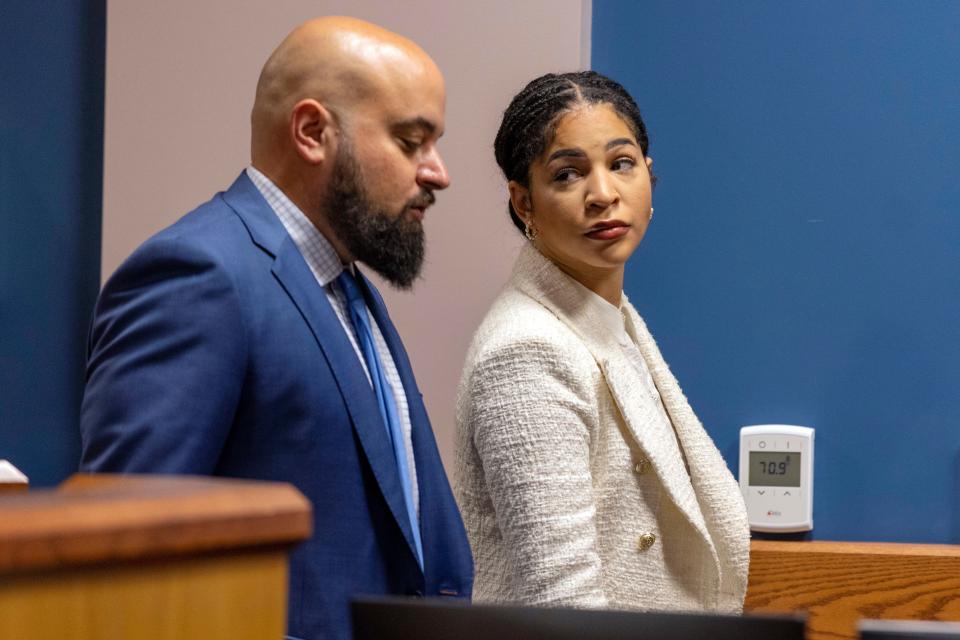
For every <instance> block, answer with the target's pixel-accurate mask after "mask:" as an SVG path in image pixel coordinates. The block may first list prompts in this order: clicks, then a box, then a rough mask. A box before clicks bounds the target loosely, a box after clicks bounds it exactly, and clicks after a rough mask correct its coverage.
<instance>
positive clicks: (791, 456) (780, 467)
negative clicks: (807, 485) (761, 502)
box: [749, 451, 803, 487]
mask: <svg viewBox="0 0 960 640" xmlns="http://www.w3.org/2000/svg"><path fill="white" fill-rule="evenodd" d="M801 455H803V454H801V453H800V452H799V451H798V452H796V453H789V452H780V451H751V452H750V478H749V480H750V486H751V487H799V486H800V456H801Z"/></svg>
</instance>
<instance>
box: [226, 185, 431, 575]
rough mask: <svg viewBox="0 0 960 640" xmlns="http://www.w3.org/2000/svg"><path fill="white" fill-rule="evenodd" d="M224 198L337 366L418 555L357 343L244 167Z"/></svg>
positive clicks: (373, 464)
mask: <svg viewBox="0 0 960 640" xmlns="http://www.w3.org/2000/svg"><path fill="white" fill-rule="evenodd" d="M224 198H225V200H226V201H227V202H228V203H229V204H230V205H231V207H232V208H233V209H234V211H236V213H237V215H239V216H240V218H241V219H242V220H243V222H244V224H245V225H246V226H247V229H248V230H249V231H250V235H251V238H252V239H253V241H254V243H255V244H257V245H258V246H259V247H261V248H262V249H263V250H265V251H266V252H267V253H268V254H270V255H272V256H273V257H274V261H273V265H272V268H271V271H272V273H273V275H274V277H275V278H276V279H277V281H278V282H279V284H280V286H281V287H283V289H284V291H286V293H287V295H289V296H290V299H291V300H292V301H293V303H294V305H296V307H297V309H298V310H299V311H300V314H301V315H302V316H303V319H304V321H305V322H306V323H307V326H308V327H309V328H310V331H311V333H312V334H313V336H314V338H315V339H316V341H317V345H318V346H319V347H320V351H321V353H323V356H324V357H325V358H326V360H327V363H328V364H329V366H330V369H331V371H333V375H334V378H335V379H336V381H337V386H338V388H339V391H340V394H341V395H342V396H343V400H344V404H345V405H346V408H347V411H348V413H349V414H350V418H351V420H352V422H353V427H354V430H355V431H356V433H357V437H358V438H359V440H360V444H361V446H362V448H363V452H364V454H365V455H366V457H367V461H368V462H369V463H370V468H371V469H372V470H373V475H374V477H375V478H376V481H377V484H378V485H379V487H380V491H381V493H382V494H383V497H384V499H385V500H386V502H387V505H388V506H389V508H390V512H391V513H392V514H393V517H394V520H396V522H397V525H398V526H399V527H400V529H401V531H402V532H403V536H404V538H405V539H406V541H407V544H408V545H409V546H410V549H411V554H412V555H413V557H416V555H415V553H414V551H413V549H414V545H413V533H412V531H411V530H410V522H409V519H408V518H407V508H406V504H405V502H404V499H403V487H402V486H401V484H400V474H399V471H398V469H397V461H396V459H395V458H394V456H393V448H392V447H391V445H390V439H389V436H388V434H387V431H386V425H384V424H383V418H382V417H381V416H380V412H379V410H378V409H377V398H376V395H375V393H374V391H373V389H372V388H371V386H370V383H369V382H368V381H367V377H366V375H365V374H364V372H363V368H362V366H361V365H360V362H359V360H358V359H357V355H356V352H355V351H354V350H353V346H352V345H351V344H350V341H349V340H348V339H347V337H346V335H344V333H343V326H342V325H341V324H340V320H339V318H337V315H336V313H335V312H334V310H333V308H332V307H331V306H330V303H329V301H328V300H327V298H326V295H325V294H324V293H323V290H322V289H321V288H320V286H319V285H318V284H317V280H316V278H315V277H314V276H313V273H312V272H311V271H310V267H308V266H307V263H306V261H304V259H303V256H302V255H301V254H300V250H299V249H297V246H296V244H295V243H294V242H293V240H292V239H291V238H290V236H289V234H287V232H286V229H285V228H284V227H283V224H282V223H281V222H280V220H279V219H278V218H277V217H276V214H275V213H274V212H273V210H272V209H270V206H269V204H267V202H266V201H265V200H264V199H263V197H262V196H261V195H260V192H259V191H258V190H257V188H256V186H254V185H253V183H252V182H251V181H250V179H249V178H247V176H246V173H243V174H241V175H240V177H239V178H238V179H237V180H236V182H234V184H233V186H231V188H230V189H229V190H228V191H227V192H226V193H225V194H224ZM378 320H379V319H378ZM381 326H382V325H381Z"/></svg>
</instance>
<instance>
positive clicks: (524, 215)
mask: <svg viewBox="0 0 960 640" xmlns="http://www.w3.org/2000/svg"><path fill="white" fill-rule="evenodd" d="M507 189H508V190H509V192H510V204H512V205H513V210H514V211H516V212H517V215H518V216H520V219H521V220H523V221H524V222H527V223H529V222H530V214H531V210H532V209H533V206H532V205H531V204H530V189H528V188H527V187H525V186H523V185H522V184H520V183H519V182H517V181H516V180H511V181H510V182H508V183H507Z"/></svg>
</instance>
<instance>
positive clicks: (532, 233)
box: [523, 222, 537, 242]
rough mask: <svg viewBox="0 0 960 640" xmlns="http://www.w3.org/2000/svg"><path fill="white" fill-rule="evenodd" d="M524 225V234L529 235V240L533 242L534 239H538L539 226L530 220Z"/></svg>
mask: <svg viewBox="0 0 960 640" xmlns="http://www.w3.org/2000/svg"><path fill="white" fill-rule="evenodd" d="M524 225H525V226H524V228H523V235H525V236H527V240H529V241H530V242H533V241H534V240H536V239H537V228H536V227H534V226H533V225H532V224H530V223H529V222H525V223H524Z"/></svg>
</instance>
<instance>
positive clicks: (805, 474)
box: [740, 424, 814, 533]
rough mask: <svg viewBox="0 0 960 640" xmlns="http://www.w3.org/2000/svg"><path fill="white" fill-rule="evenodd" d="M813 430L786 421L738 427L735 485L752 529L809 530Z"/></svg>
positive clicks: (810, 527)
mask: <svg viewBox="0 0 960 640" xmlns="http://www.w3.org/2000/svg"><path fill="white" fill-rule="evenodd" d="M813 434H814V431H813V429H811V428H810V427H796V426H792V425H786V424H758V425H753V426H750V427H742V428H741V429H740V490H741V491H742V492H743V499H744V501H746V503H747V517H748V519H749V520H750V529H752V530H753V531H766V532H774V533H787V532H796V531H810V530H811V529H813Z"/></svg>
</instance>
